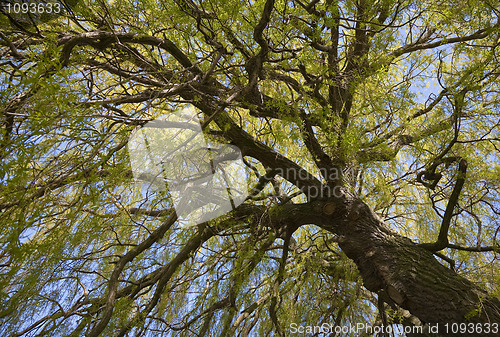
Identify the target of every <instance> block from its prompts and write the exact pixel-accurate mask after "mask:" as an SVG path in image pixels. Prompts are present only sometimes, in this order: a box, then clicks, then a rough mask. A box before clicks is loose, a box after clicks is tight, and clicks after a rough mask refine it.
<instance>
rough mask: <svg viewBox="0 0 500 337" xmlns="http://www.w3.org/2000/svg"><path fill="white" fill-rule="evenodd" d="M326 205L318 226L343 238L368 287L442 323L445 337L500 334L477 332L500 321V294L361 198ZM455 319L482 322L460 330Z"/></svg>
mask: <svg viewBox="0 0 500 337" xmlns="http://www.w3.org/2000/svg"><path fill="white" fill-rule="evenodd" d="M324 205H325V206H323V208H322V209H323V215H324V216H323V217H322V220H321V223H318V225H320V226H321V227H322V228H324V229H326V230H328V231H330V232H332V233H334V234H337V235H338V236H339V246H340V248H341V249H342V250H343V251H344V252H345V254H346V255H347V256H348V257H349V258H351V259H352V260H353V261H354V262H355V263H356V265H357V266H358V268H359V271H360V273H361V275H362V277H363V281H364V285H365V287H366V288H367V289H368V290H370V291H372V292H376V293H379V294H380V295H382V296H385V295H387V296H386V298H387V297H388V298H390V300H389V301H391V300H392V301H393V302H394V303H396V304H397V305H399V306H400V307H402V308H404V309H407V310H409V311H410V312H411V313H412V314H413V315H415V316H416V317H418V318H419V319H420V320H421V321H422V322H423V323H428V324H430V325H431V326H434V327H436V326H437V327H438V328H439V334H440V335H442V336H457V335H460V336H500V332H497V333H492V332H491V331H490V333H484V332H483V333H479V332H477V331H478V329H477V327H481V328H483V330H485V329H486V328H487V327H488V325H486V323H490V324H492V323H497V324H500V300H499V299H498V298H496V297H491V296H489V295H488V294H487V293H486V292H485V291H484V290H482V289H481V288H479V287H478V286H477V285H475V284H474V283H472V282H470V281H469V280H467V279H465V278H463V277H461V276H459V275H458V274H457V273H456V272H454V271H453V270H452V269H449V268H447V267H445V266H443V265H442V264H441V263H439V262H438V261H437V260H436V259H435V258H434V256H433V254H432V253H431V252H429V251H427V250H425V249H424V248H422V247H419V246H417V245H416V244H415V243H413V242H412V241H411V240H409V239H408V238H405V237H402V236H401V235H399V234H397V233H395V232H393V231H392V230H390V229H389V228H388V227H387V226H386V225H385V224H384V222H383V221H382V220H381V219H380V218H379V217H378V216H377V215H376V214H375V213H374V212H373V211H372V210H371V209H370V208H369V207H368V206H367V205H366V204H365V203H363V202H362V201H361V200H360V199H359V198H357V197H347V198H346V199H344V201H341V202H339V201H335V202H333V203H332V202H330V201H328V202H326V204H324ZM437 323H438V324H437ZM446 323H448V326H446ZM452 323H476V324H475V325H474V326H473V325H472V324H471V325H469V324H468V325H467V327H468V329H467V332H466V333H458V334H457V330H456V328H457V325H456V324H455V325H454V329H453V331H452V325H451V324H452ZM436 324H437V325H436ZM462 327H463V325H462ZM490 328H491V329H490V330H493V327H492V326H490ZM499 328H500V327H499Z"/></svg>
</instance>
